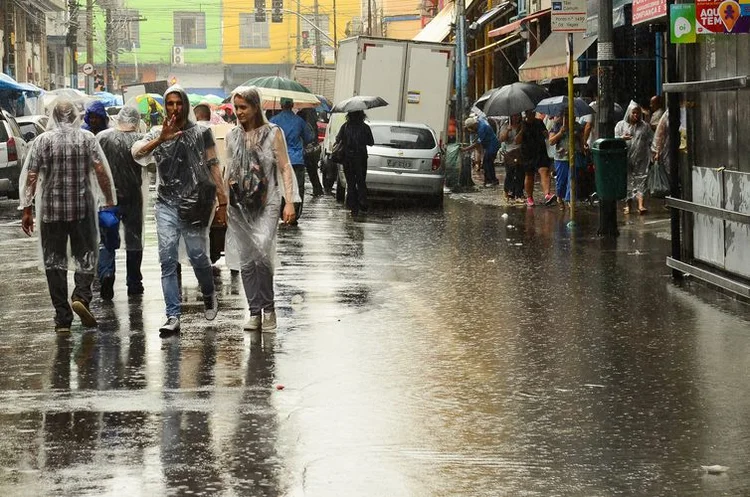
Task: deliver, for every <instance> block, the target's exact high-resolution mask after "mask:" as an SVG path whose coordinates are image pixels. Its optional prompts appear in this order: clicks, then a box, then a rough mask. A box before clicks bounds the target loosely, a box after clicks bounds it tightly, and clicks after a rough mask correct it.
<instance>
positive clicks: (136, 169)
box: [96, 107, 149, 250]
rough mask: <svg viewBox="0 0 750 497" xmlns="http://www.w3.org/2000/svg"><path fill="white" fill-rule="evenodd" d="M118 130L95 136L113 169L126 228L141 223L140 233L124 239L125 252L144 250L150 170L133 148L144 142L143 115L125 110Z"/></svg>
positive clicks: (129, 233) (119, 118)
mask: <svg viewBox="0 0 750 497" xmlns="http://www.w3.org/2000/svg"><path fill="white" fill-rule="evenodd" d="M115 123H116V124H115V127H114V128H110V129H107V130H105V131H102V132H101V133H99V134H98V135H96V138H97V141H98V142H99V145H100V146H101V147H102V150H103V151H104V155H105V156H106V157H107V160H108V162H109V165H110V167H111V169H112V177H113V179H114V182H115V189H116V190H117V205H118V206H119V213H120V216H121V217H122V223H121V226H122V227H123V229H124V228H125V226H126V225H130V224H131V222H132V223H135V224H137V223H138V221H140V225H141V229H140V232H135V231H133V230H128V231H127V233H126V234H125V236H124V240H125V248H126V250H143V246H144V243H143V242H144V237H145V232H144V227H145V222H144V221H145V219H146V207H147V204H148V185H149V182H148V171H147V170H146V168H144V167H142V166H141V164H139V163H138V162H136V160H135V159H133V154H132V153H131V149H132V148H133V145H134V144H135V143H136V142H137V141H139V140H141V139H143V136H144V135H143V133H141V132H139V131H138V130H139V129H141V128H142V126H141V123H142V121H141V115H140V113H139V111H138V109H136V108H134V107H123V108H122V109H120V112H119V113H118V114H117V117H116V118H115Z"/></svg>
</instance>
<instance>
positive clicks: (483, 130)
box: [461, 117, 500, 186]
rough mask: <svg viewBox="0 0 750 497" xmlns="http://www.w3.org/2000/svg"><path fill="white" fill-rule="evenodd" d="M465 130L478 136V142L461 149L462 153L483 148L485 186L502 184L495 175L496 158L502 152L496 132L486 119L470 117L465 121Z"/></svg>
mask: <svg viewBox="0 0 750 497" xmlns="http://www.w3.org/2000/svg"><path fill="white" fill-rule="evenodd" d="M464 129H466V131H468V132H469V133H472V134H476V135H477V141H475V142H474V143H472V144H471V145H469V146H468V147H464V148H462V149H461V151H462V152H464V153H466V152H471V151H472V150H477V149H478V148H479V147H482V149H483V150H484V156H483V157H482V168H483V169H484V186H496V185H499V184H500V180H498V179H497V175H496V174H495V157H496V156H497V152H498V151H499V150H500V142H499V141H498V139H497V135H496V134H495V131H494V130H493V129H492V126H490V124H489V123H488V122H487V120H486V119H482V118H477V117H470V118H468V119H466V121H464Z"/></svg>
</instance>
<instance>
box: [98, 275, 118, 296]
mask: <svg viewBox="0 0 750 497" xmlns="http://www.w3.org/2000/svg"><path fill="white" fill-rule="evenodd" d="M99 295H100V296H101V298H102V300H112V298H113V297H114V296H115V278H114V277H112V276H105V277H104V278H102V281H101V286H100V289H99Z"/></svg>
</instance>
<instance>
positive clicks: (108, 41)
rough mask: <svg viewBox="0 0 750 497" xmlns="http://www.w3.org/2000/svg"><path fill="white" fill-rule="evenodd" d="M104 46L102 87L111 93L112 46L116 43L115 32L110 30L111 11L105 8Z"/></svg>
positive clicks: (112, 79)
mask: <svg viewBox="0 0 750 497" xmlns="http://www.w3.org/2000/svg"><path fill="white" fill-rule="evenodd" d="M104 22H105V26H106V28H105V30H104V31H105V35H104V36H105V46H106V51H107V55H106V57H107V60H106V65H105V73H104V85H105V86H106V87H107V88H106V90H107V91H108V92H112V90H113V88H114V86H115V85H114V81H115V78H114V74H113V72H112V63H113V60H112V59H113V53H114V44H115V43H116V36H117V35H116V31H115V30H113V29H112V9H110V8H109V7H107V9H106V10H105V20H104Z"/></svg>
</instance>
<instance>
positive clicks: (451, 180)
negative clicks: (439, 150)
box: [445, 143, 461, 188]
mask: <svg viewBox="0 0 750 497" xmlns="http://www.w3.org/2000/svg"><path fill="white" fill-rule="evenodd" d="M460 152H461V145H459V144H458V143H451V144H450V145H448V148H447V149H446V152H445V186H447V187H448V188H456V187H458V179H459V175H460V173H461V164H460V160H459V157H460V155H461V154H460Z"/></svg>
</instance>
